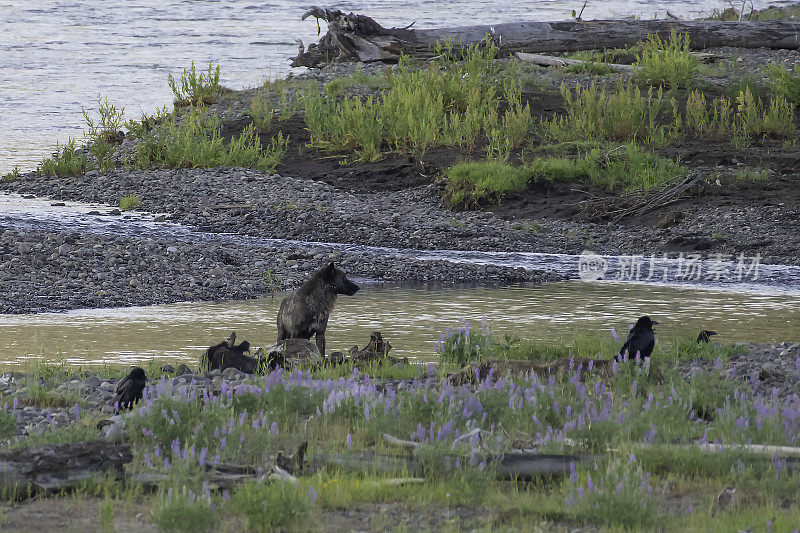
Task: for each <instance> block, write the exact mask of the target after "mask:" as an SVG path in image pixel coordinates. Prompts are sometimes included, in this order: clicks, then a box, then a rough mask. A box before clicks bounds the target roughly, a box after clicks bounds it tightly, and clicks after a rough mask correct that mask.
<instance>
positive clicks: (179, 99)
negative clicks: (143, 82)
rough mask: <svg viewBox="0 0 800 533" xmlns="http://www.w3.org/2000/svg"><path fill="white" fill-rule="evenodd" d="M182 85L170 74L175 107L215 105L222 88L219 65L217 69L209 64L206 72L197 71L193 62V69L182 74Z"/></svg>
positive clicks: (170, 85)
mask: <svg viewBox="0 0 800 533" xmlns="http://www.w3.org/2000/svg"><path fill="white" fill-rule="evenodd" d="M180 83H181V85H180V87H178V83H177V82H176V81H175V78H174V77H173V76H172V73H171V72H170V74H169V87H170V89H172V93H173V94H174V95H175V105H178V106H189V105H193V106H199V105H205V104H213V103H214V102H215V101H216V98H217V95H218V94H219V92H220V90H221V87H220V84H219V65H217V67H216V68H215V69H212V68H211V63H209V64H208V70H207V71H206V72H202V71H201V72H200V74H199V75H198V74H197V71H196V70H195V67H194V61H192V68H191V69H190V70H188V71H187V70H186V69H183V74H181V82H180Z"/></svg>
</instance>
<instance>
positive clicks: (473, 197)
mask: <svg viewBox="0 0 800 533" xmlns="http://www.w3.org/2000/svg"><path fill="white" fill-rule="evenodd" d="M445 176H446V178H447V188H446V190H445V195H446V196H447V198H448V199H449V203H450V207H451V208H453V209H458V208H468V207H474V206H478V205H480V204H481V203H483V202H486V201H497V202H499V201H500V200H501V199H502V198H503V195H504V194H505V193H507V192H509V191H520V190H522V189H524V188H525V187H526V186H527V184H528V181H529V180H530V172H529V171H528V170H527V169H525V168H521V167H515V166H513V165H509V164H507V163H502V162H498V161H486V162H468V163H457V164H455V165H453V166H451V167H450V168H448V169H447V170H445Z"/></svg>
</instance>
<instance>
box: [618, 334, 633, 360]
mask: <svg viewBox="0 0 800 533" xmlns="http://www.w3.org/2000/svg"><path fill="white" fill-rule="evenodd" d="M631 339H633V330H630V331H629V332H628V338H627V339H625V344H623V345H622V348H620V349H619V355H622V354H624V353H625V350H628V357H632V356H633V355H632V353H631Z"/></svg>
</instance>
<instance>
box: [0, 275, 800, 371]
mask: <svg viewBox="0 0 800 533" xmlns="http://www.w3.org/2000/svg"><path fill="white" fill-rule="evenodd" d="M282 296H283V294H278V295H276V297H275V298H274V299H271V298H265V299H260V300H248V301H233V302H193V303H179V304H170V305H160V306H153V307H129V308H117V309H93V310H82V311H73V312H68V313H45V314H38V315H0V366H2V367H11V366H15V365H18V364H21V363H25V362H29V361H30V360H32V359H39V358H44V359H47V360H50V361H56V360H59V359H63V360H64V361H66V362H68V363H70V364H99V363H111V364H132V363H143V362H146V361H148V360H150V359H152V358H157V359H158V360H159V361H161V360H172V361H175V362H187V363H189V364H190V366H195V365H196V361H197V359H198V357H199V356H200V355H201V354H202V352H203V350H204V349H205V347H207V346H208V345H210V344H215V343H217V342H219V341H220V340H221V339H223V338H226V337H227V336H228V335H229V334H230V331H231V330H235V331H236V332H237V337H238V338H239V339H248V340H250V341H251V343H252V344H253V345H256V346H260V345H265V344H269V343H272V342H274V337H275V332H276V329H275V316H276V313H277V306H278V304H279V302H280V299H281V298H282ZM646 313H647V314H650V315H651V316H652V317H653V319H654V320H658V321H659V322H661V324H659V325H658V326H656V331H657V333H658V337H659V338H660V339H662V340H674V339H678V338H680V337H691V338H694V337H696V336H697V332H698V331H699V330H700V329H714V330H716V331H718V332H719V333H720V334H719V336H717V337H716V338H715V339H717V340H719V341H720V342H737V341H742V342H750V341H760V342H770V341H774V340H785V341H800V294H795V295H772V294H757V293H753V292H748V293H730V292H722V291H714V290H700V289H696V288H679V287H667V286H650V285H635V284H622V283H610V282H594V283H584V282H580V281H570V282H560V283H551V284H546V285H538V286H515V287H506V288H474V287H473V288H436V287H417V288H407V287H406V288H404V287H392V286H386V285H381V284H365V285H364V286H363V288H362V290H361V291H360V292H359V293H358V294H356V296H355V297H352V298H349V297H343V298H340V300H339V301H338V303H337V305H336V309H335V310H334V312H333V315H332V317H331V321H330V323H329V325H328V335H327V337H328V339H327V345H328V350H342V351H345V350H346V349H347V348H349V347H350V346H352V345H354V344H358V345H359V346H363V345H364V344H365V343H366V341H367V340H368V338H369V334H370V332H371V331H376V330H377V331H381V332H382V333H383V335H384V338H386V339H387V340H389V341H390V342H391V344H392V346H393V350H392V355H397V356H409V357H414V358H418V359H419V360H422V361H425V360H433V359H434V358H435V355H434V346H435V344H436V341H437V339H438V338H439V335H440V334H441V333H443V332H444V330H445V328H446V327H456V326H463V323H464V321H465V320H469V322H470V325H471V327H478V326H479V325H480V323H481V320H482V318H483V317H486V319H487V325H488V327H489V329H490V330H491V331H492V333H493V335H497V338H498V339H500V340H502V339H503V335H504V334H506V333H508V334H510V335H514V336H517V337H519V338H522V339H537V340H545V341H556V342H557V341H564V342H569V341H571V340H572V338H573V337H574V335H575V333H576V331H578V330H582V331H603V332H609V331H610V328H611V327H614V328H616V330H617V331H627V325H628V324H629V323H630V322H631V321H633V320H635V319H636V318H637V317H638V316H640V315H642V314H646Z"/></svg>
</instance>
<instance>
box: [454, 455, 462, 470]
mask: <svg viewBox="0 0 800 533" xmlns="http://www.w3.org/2000/svg"><path fill="white" fill-rule="evenodd" d="M455 466H456V470H459V469H460V468H461V459H459V458H458V457H456V465H455Z"/></svg>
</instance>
